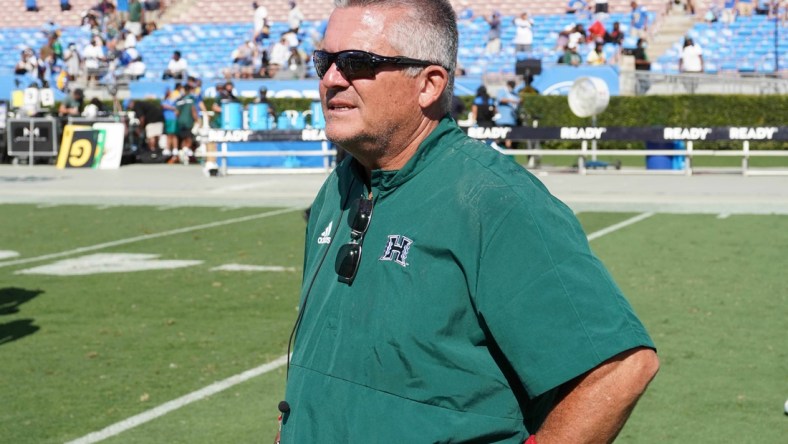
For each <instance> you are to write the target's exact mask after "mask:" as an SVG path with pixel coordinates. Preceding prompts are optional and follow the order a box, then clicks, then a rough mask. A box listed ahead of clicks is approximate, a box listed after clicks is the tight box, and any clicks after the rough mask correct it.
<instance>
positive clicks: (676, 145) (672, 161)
mask: <svg viewBox="0 0 788 444" xmlns="http://www.w3.org/2000/svg"><path fill="white" fill-rule="evenodd" d="M683 145H684V142H682V141H667V142H646V150H678V149H683ZM646 169H647V170H681V169H684V156H668V155H663V154H655V155H648V154H647V155H646Z"/></svg>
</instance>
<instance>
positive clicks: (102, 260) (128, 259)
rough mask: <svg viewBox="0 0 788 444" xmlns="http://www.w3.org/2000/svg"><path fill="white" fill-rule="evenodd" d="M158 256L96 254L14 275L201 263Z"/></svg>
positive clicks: (123, 270) (124, 270) (82, 273)
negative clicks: (165, 258)
mask: <svg viewBox="0 0 788 444" xmlns="http://www.w3.org/2000/svg"><path fill="white" fill-rule="evenodd" d="M158 257H159V255H158V254H139V253H96V254H90V255H87V256H82V257H77V258H74V259H65V260H62V261H59V262H55V263H52V264H47V265H42V266H40V267H34V268H28V269H27V270H20V271H17V272H16V274H48V275H54V276H85V275H89V274H99V273H128V272H132V271H148V270H171V269H174V268H183V267H191V266H192V265H199V264H201V263H202V261H191V260H179V261H176V260H160V259H158Z"/></svg>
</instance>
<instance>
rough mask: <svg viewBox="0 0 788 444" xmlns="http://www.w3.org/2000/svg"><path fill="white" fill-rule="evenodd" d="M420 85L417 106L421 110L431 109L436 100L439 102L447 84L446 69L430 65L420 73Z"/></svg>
mask: <svg viewBox="0 0 788 444" xmlns="http://www.w3.org/2000/svg"><path fill="white" fill-rule="evenodd" d="M421 78H422V83H421V91H419V106H421V108H422V109H427V108H430V107H432V106H433V105H434V104H435V103H436V102H438V100H440V97H441V95H442V94H443V90H444V89H446V85H448V83H449V74H448V73H447V72H446V69H445V68H443V67H441V66H437V65H430V66H428V67H426V68H424V70H423V71H422V73H421Z"/></svg>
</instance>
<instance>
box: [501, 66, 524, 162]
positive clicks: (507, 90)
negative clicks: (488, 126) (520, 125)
mask: <svg viewBox="0 0 788 444" xmlns="http://www.w3.org/2000/svg"><path fill="white" fill-rule="evenodd" d="M515 86H517V83H516V82H515V81H514V80H509V81H507V82H506V87H504V88H501V89H500V90H498V94H497V95H496V97H495V104H496V107H497V108H498V116H497V119H495V124H496V125H498V126H517V118H518V116H517V113H518V112H520V96H519V95H518V94H517V93H516V92H515V91H514V87H515ZM503 142H504V147H506V148H507V149H510V148H512V139H504V141H503Z"/></svg>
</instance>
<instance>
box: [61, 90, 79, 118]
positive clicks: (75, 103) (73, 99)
mask: <svg viewBox="0 0 788 444" xmlns="http://www.w3.org/2000/svg"><path fill="white" fill-rule="evenodd" d="M84 101H85V94H84V92H83V91H82V90H81V89H79V88H77V89H75V90H74V91H72V92H71V95H69V96H67V97H66V98H65V99H63V101H62V102H60V107H59V108H58V110H57V115H58V116H60V117H69V116H79V115H81V114H82V104H83V103H84Z"/></svg>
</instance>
